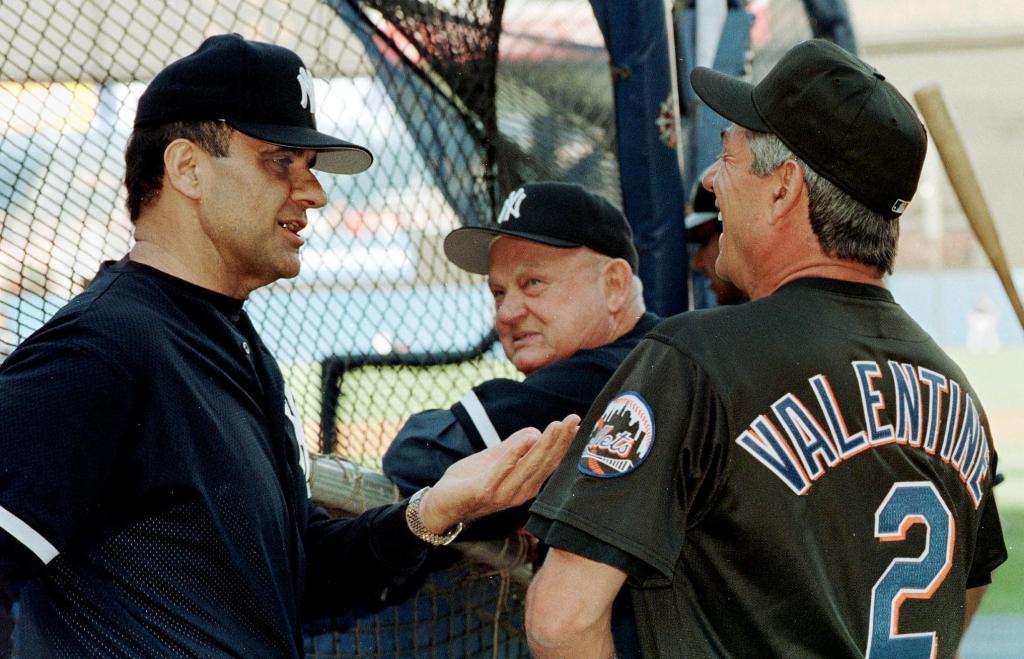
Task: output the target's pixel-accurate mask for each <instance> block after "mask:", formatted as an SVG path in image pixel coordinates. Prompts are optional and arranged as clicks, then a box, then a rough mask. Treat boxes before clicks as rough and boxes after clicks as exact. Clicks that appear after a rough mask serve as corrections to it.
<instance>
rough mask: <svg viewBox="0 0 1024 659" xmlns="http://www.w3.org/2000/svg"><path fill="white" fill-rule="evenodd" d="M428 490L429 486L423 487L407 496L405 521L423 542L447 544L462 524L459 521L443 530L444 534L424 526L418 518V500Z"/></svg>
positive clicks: (459, 530) (460, 529) (457, 533)
mask: <svg viewBox="0 0 1024 659" xmlns="http://www.w3.org/2000/svg"><path fill="white" fill-rule="evenodd" d="M429 490H430V487H429V486H428V487H425V488H423V489H422V490H420V491H418V492H417V493H416V494H414V495H412V496H411V497H409V503H408V505H406V507H405V523H406V524H407V525H408V526H409V530H410V531H412V534H413V535H415V536H416V537H417V538H419V539H420V540H422V541H423V542H428V543H430V544H432V545H434V546H435V547H440V546H442V545H447V544H449V543H450V542H451V541H452V540H454V539H455V536H457V535H459V533H460V532H462V527H463V524H462V522H459V523H458V524H456V525H455V526H454V527H452V528H450V529H448V530H447V531H445V533H444V535H439V534H437V533H434V532H432V531H431V530H430V529H428V528H427V527H426V526H424V525H423V522H422V520H420V501H421V500H422V499H423V495H424V494H426V493H427V491H429Z"/></svg>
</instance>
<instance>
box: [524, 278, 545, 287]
mask: <svg viewBox="0 0 1024 659" xmlns="http://www.w3.org/2000/svg"><path fill="white" fill-rule="evenodd" d="M542 283H543V282H542V281H541V280H540V279H537V278H536V277H531V278H530V279H527V280H526V285H527V286H539V285H540V284H542Z"/></svg>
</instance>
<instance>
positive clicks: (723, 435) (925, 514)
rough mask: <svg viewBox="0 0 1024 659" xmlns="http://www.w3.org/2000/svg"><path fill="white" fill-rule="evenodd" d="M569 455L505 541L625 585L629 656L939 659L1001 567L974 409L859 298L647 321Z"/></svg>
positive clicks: (984, 430)
mask: <svg viewBox="0 0 1024 659" xmlns="http://www.w3.org/2000/svg"><path fill="white" fill-rule="evenodd" d="M570 452H571V454H570V455H571V457H573V458H574V459H567V460H566V461H564V462H563V464H562V465H561V467H560V468H559V470H558V471H557V472H556V473H555V475H554V476H553V477H552V479H551V481H550V482H549V483H548V485H547V487H546V488H545V489H544V491H543V492H542V493H541V495H540V497H538V499H537V502H536V503H535V504H534V506H533V508H532V512H533V516H532V517H531V519H530V523H529V524H528V527H527V528H529V529H530V530H532V531H534V532H535V533H537V535H538V536H540V537H541V538H543V539H544V540H546V541H547V542H548V543H549V544H551V545H554V546H557V547H562V548H564V549H566V550H568V551H571V552H573V553H576V554H580V555H583V556H587V557H589V558H592V559H594V560H598V561H602V562H605V563H608V564H611V565H614V566H616V567H619V568H620V569H622V570H624V571H625V572H626V573H627V574H628V576H629V582H628V583H630V584H631V585H632V586H633V588H632V595H633V603H634V607H635V610H636V617H637V625H638V629H639V632H640V636H641V639H642V642H643V646H644V653H645V655H648V656H660V657H670V656H671V657H676V656H779V657H783V656H784V657H803V656H830V657H842V656H850V657H855V656H863V655H864V654H865V653H870V654H872V655H884V656H907V657H918V656H920V657H930V656H934V655H933V654H932V651H933V649H934V650H936V651H937V654H938V656H943V657H946V656H952V655H953V654H954V653H955V651H956V648H957V645H958V642H959V640H960V637H961V635H962V632H963V626H964V591H965V589H967V588H971V587H975V586H979V585H983V584H986V583H988V581H989V573H990V572H991V571H992V570H993V569H994V568H995V567H996V566H997V565H999V564H1000V563H1001V562H1002V561H1003V560H1005V558H1006V549H1005V546H1004V544H1003V539H1002V532H1001V529H1000V526H999V520H998V514H997V511H996V505H995V501H994V499H993V498H992V493H991V481H992V475H993V474H994V473H995V463H996V454H995V450H994V447H993V444H992V440H991V437H990V435H989V429H988V422H987V420H986V417H985V412H984V410H983V408H982V407H981V404H980V401H979V400H978V398H977V396H976V394H975V393H974V391H973V390H972V389H971V387H970V385H969V384H968V382H967V379H966V378H965V377H964V374H963V373H962V372H961V370H960V369H959V368H958V367H957V366H956V365H955V364H954V363H953V362H952V361H951V360H950V359H949V358H948V357H947V356H946V355H945V354H944V353H943V352H942V351H941V350H940V349H939V348H938V346H936V345H935V343H934V342H933V341H932V340H931V339H930V338H929V337H928V336H927V334H926V333H925V332H924V331H923V330H921V329H920V328H919V327H918V325H917V324H916V323H915V322H914V321H913V320H912V319H911V318H910V317H909V316H907V315H906V313H905V312H904V311H903V310H902V309H901V308H900V307H899V306H898V305H897V304H896V303H895V302H894V301H893V300H892V297H891V295H890V294H889V293H888V292H887V291H885V290H884V289H881V288H878V287H874V286H867V285H860V284H852V283H845V282H840V281H835V280H822V279H804V280H798V281H795V282H792V283H790V284H787V285H786V286H784V287H782V288H781V289H779V290H778V291H776V292H775V293H774V294H772V295H771V296H769V297H767V298H764V299H762V300H758V301H756V302H751V303H748V304H745V305H740V306H737V307H724V308H720V309H714V310H709V311H702V312H693V313H688V314H683V315H681V316H677V317H675V318H672V319H669V320H667V321H665V322H664V323H662V324H661V325H659V326H658V327H657V328H656V329H655V330H654V331H653V332H651V333H650V334H649V335H648V338H647V339H646V340H645V341H644V342H643V343H641V345H640V347H639V348H638V349H637V350H636V351H635V352H634V353H633V354H632V355H630V357H629V358H628V359H627V360H626V362H625V363H624V364H623V366H622V368H621V369H619V371H618V372H617V373H616V375H615V376H614V377H613V378H612V380H611V381H610V382H609V385H608V387H607V388H606V389H605V391H604V392H603V393H602V395H601V397H600V398H599V399H598V401H597V402H596V403H595V405H594V407H593V408H591V411H590V413H589V414H588V417H587V419H585V420H584V422H583V424H582V426H581V429H580V434H579V435H578V436H577V439H576V441H575V443H574V445H573V448H572V449H570Z"/></svg>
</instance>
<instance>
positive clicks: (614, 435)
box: [577, 391, 654, 478]
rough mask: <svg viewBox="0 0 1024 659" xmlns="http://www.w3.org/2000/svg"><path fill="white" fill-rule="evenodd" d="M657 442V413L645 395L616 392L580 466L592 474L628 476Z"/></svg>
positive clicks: (593, 434) (592, 433)
mask: <svg viewBox="0 0 1024 659" xmlns="http://www.w3.org/2000/svg"><path fill="white" fill-rule="evenodd" d="M652 446H654V417H653V416H652V415H651V408H650V406H649V405H648V404H647V401H646V400H644V399H643V396H641V395H640V394H638V393H637V392H635V391H626V392H623V393H621V394H619V395H618V396H616V397H615V398H614V399H613V400H612V401H611V402H610V403H608V407H606V408H605V410H604V413H603V414H602V415H601V418H600V419H598V420H597V424H596V425H595V426H594V429H593V430H592V431H591V433H590V437H589V438H588V439H587V445H586V446H584V447H583V454H582V455H580V461H579V463H578V464H577V468H578V469H579V470H580V471H581V472H582V473H584V474H586V475H588V476H597V477H598V478H613V477H615V476H624V475H625V474H628V473H629V472H631V471H633V470H634V469H636V468H637V467H639V466H640V463H641V462H643V461H644V458H646V457H647V454H648V453H650V452H651V447H652Z"/></svg>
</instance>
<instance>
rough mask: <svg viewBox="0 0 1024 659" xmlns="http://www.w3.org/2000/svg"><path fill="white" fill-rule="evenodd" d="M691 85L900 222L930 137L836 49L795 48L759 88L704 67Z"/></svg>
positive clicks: (886, 88)
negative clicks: (780, 141)
mask: <svg viewBox="0 0 1024 659" xmlns="http://www.w3.org/2000/svg"><path fill="white" fill-rule="evenodd" d="M690 83H691V84H692V85H693V89H694V91H695V92H697V95H698V96H700V98H701V99H702V100H703V101H704V102H705V103H707V105H708V107H710V108H711V109H712V110H714V111H715V112H717V113H718V114H720V115H722V116H723V117H725V118H726V119H728V120H729V121H732V122H733V123H735V124H737V125H739V126H742V127H744V128H748V129H750V130H753V131H757V132H761V133H773V134H775V135H776V136H778V138H779V139H780V140H782V142H783V143H784V144H785V145H786V146H787V147H789V148H790V150H791V151H792V152H793V153H794V154H796V155H797V156H798V157H799V158H800V159H801V160H803V161H804V162H805V163H807V165H808V166H810V167H811V169H813V170H814V171H815V172H817V173H818V174H820V175H821V176H823V177H825V178H826V179H828V180H829V181H831V182H832V183H833V184H835V185H836V186H838V187H839V188H840V189H841V190H843V191H844V192H846V193H847V194H849V195H850V196H851V197H853V198H854V199H856V200H858V201H860V202H861V203H862V204H864V205H865V206H867V207H868V208H870V209H871V210H873V211H875V212H878V213H881V214H882V215H884V216H885V217H888V218H895V217H898V216H899V215H900V214H902V213H903V211H904V210H905V209H906V207H907V204H909V203H910V200H911V199H912V198H913V196H914V193H915V192H916V191H917V183H918V180H919V178H920V176H921V166H922V165H923V164H924V155H925V150H926V149H927V148H928V137H927V134H926V132H925V128H924V126H923V125H922V124H921V122H920V121H919V120H918V118H917V113H916V112H915V111H914V108H913V107H911V105H910V103H909V102H907V100H906V99H905V98H903V96H902V95H901V94H900V93H899V91H897V90H896V88H895V87H893V86H892V85H891V84H890V83H889V82H887V81H886V80H885V76H883V75H882V74H881V73H879V72H878V71H877V70H875V69H874V68H873V67H871V66H868V65H867V64H865V63H864V62H862V61H861V60H859V59H858V58H856V57H854V56H853V55H851V54H849V53H847V52H846V51H845V50H843V49H842V48H840V47H839V46H836V45H835V44H833V43H831V42H829V41H825V40H823V39H810V40H808V41H804V42H801V43H799V44H797V45H796V46H794V47H793V48H791V49H790V50H789V51H788V52H787V53H786V54H785V55H783V56H782V59H780V60H779V61H778V63H777V64H776V65H775V66H774V67H772V70H771V71H769V72H768V74H767V75H766V76H765V77H764V79H763V80H761V82H759V83H758V84H757V85H751V84H750V83H748V82H745V81H743V80H739V79H737V78H733V77H731V76H728V75H726V74H724V73H720V72H718V71H713V70H711V69H708V68H706V67H697V68H695V69H694V70H693V71H692V72H691V73H690Z"/></svg>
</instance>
